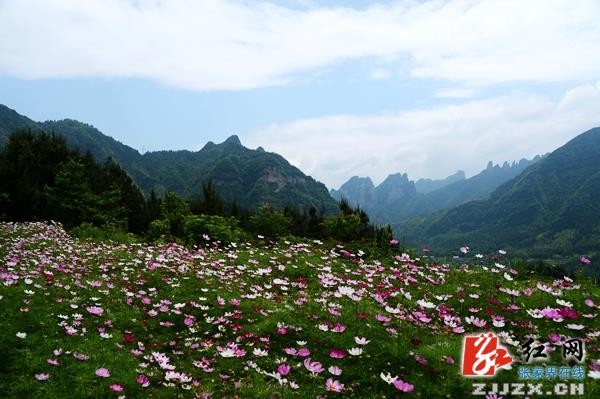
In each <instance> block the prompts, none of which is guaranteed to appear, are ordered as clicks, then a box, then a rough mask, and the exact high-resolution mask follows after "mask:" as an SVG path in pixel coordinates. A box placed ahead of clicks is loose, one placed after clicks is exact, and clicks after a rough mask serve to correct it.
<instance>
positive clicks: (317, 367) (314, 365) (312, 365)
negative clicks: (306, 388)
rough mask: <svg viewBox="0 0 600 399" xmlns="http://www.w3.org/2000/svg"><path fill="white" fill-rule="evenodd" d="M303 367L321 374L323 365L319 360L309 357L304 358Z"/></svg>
mask: <svg viewBox="0 0 600 399" xmlns="http://www.w3.org/2000/svg"><path fill="white" fill-rule="evenodd" d="M304 367H306V369H307V370H308V371H310V372H311V373H316V374H321V373H322V372H323V371H325V369H324V368H323V365H322V364H321V363H319V362H313V361H311V360H310V358H307V359H304Z"/></svg>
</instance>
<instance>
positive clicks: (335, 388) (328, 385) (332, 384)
mask: <svg viewBox="0 0 600 399" xmlns="http://www.w3.org/2000/svg"><path fill="white" fill-rule="evenodd" d="M325 389H326V390H327V391H328V392H342V391H343V390H344V384H342V383H341V382H339V381H338V380H334V379H333V378H328V379H327V381H325Z"/></svg>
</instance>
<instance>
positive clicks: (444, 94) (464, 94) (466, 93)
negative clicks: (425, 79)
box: [435, 89, 475, 98]
mask: <svg viewBox="0 0 600 399" xmlns="http://www.w3.org/2000/svg"><path fill="white" fill-rule="evenodd" d="M474 95H475V90H473V89H440V90H438V91H437V92H436V93H435V97H438V98H470V97H473V96H474Z"/></svg>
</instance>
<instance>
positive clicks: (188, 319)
mask: <svg viewBox="0 0 600 399" xmlns="http://www.w3.org/2000/svg"><path fill="white" fill-rule="evenodd" d="M195 322H196V318H195V317H194V316H187V317H186V318H185V319H183V324H185V325H186V326H187V327H191V326H193V325H194V323H195Z"/></svg>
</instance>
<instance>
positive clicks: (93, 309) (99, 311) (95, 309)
mask: <svg viewBox="0 0 600 399" xmlns="http://www.w3.org/2000/svg"><path fill="white" fill-rule="evenodd" d="M86 309H87V311H88V312H90V313H91V314H93V315H96V316H100V315H101V314H102V313H104V309H102V308H101V307H100V306H88V307H87V308H86Z"/></svg>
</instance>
